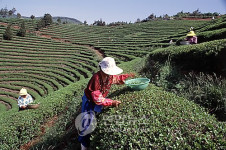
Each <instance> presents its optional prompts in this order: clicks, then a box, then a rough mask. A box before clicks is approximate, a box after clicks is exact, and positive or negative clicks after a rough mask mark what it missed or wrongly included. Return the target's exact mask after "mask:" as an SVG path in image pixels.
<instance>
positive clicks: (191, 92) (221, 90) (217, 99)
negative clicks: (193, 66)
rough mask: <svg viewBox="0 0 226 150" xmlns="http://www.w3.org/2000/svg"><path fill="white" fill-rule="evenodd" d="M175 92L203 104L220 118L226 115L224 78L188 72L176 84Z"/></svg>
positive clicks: (225, 81)
mask: <svg viewBox="0 0 226 150" xmlns="http://www.w3.org/2000/svg"><path fill="white" fill-rule="evenodd" d="M176 92H177V93H178V94H180V95H183V96H184V97H186V98H188V99H190V100H193V101H194V102H196V103H198V104H200V105H202V106H204V107H205V108H207V109H208V110H209V112H211V113H215V114H217V117H218V118H219V119H220V120H225V117H223V116H226V80H225V79H222V78H221V77H217V76H216V74H214V75H208V74H204V73H200V74H198V75H196V74H195V73H189V74H188V75H187V76H185V78H183V79H182V80H180V81H179V82H178V84H177V85H176Z"/></svg>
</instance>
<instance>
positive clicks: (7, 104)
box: [0, 100, 12, 110]
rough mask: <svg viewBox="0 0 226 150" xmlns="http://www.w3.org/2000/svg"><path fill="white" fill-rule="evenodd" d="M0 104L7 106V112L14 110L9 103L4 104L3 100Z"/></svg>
mask: <svg viewBox="0 0 226 150" xmlns="http://www.w3.org/2000/svg"><path fill="white" fill-rule="evenodd" d="M0 103H1V104H4V105H5V107H6V110H9V109H12V106H11V105H10V104H9V103H6V102H4V101H2V100H0Z"/></svg>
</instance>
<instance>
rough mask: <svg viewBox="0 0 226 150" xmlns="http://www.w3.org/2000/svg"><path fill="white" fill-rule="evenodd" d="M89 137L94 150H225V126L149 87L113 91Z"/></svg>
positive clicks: (151, 86)
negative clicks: (114, 103) (110, 105)
mask: <svg viewBox="0 0 226 150" xmlns="http://www.w3.org/2000/svg"><path fill="white" fill-rule="evenodd" d="M112 93H113V94H111V95H110V98H112V99H115V100H121V101H122V104H121V105H120V106H119V107H118V108H107V109H105V110H104V111H103V113H101V114H100V115H99V116H98V117H97V118H98V124H97V128H96V129H95V131H94V133H93V134H92V148H94V149H224V148H225V146H226V142H225V134H226V130H225V129H226V128H225V127H226V125H225V123H220V122H218V121H217V120H216V119H215V118H214V117H213V116H211V115H209V114H208V113H206V112H205V110H204V109H202V108H201V107H199V106H198V105H196V104H195V103H193V102H190V101H187V100H186V99H184V98H181V97H178V96H176V95H174V94H172V93H169V92H165V91H163V90H162V89H161V88H157V87H156V86H154V85H150V86H149V87H148V88H147V89H145V90H143V91H136V92H131V91H128V90H127V89H126V88H122V87H119V88H116V87H115V89H113V91H112Z"/></svg>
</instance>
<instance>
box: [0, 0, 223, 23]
mask: <svg viewBox="0 0 226 150" xmlns="http://www.w3.org/2000/svg"><path fill="white" fill-rule="evenodd" d="M5 7H7V8H8V9H12V8H13V7H15V8H16V10H17V12H16V13H20V14H21V15H22V16H28V17H30V16H31V15H34V16H35V17H40V16H43V15H44V14H45V13H49V14H51V15H52V16H65V17H72V18H75V19H78V20H80V21H82V22H84V21H85V20H86V21H87V22H88V24H91V23H93V22H94V21H95V20H99V19H102V20H103V21H105V22H106V23H111V22H116V21H127V22H130V21H131V22H134V21H136V20H137V19H138V18H139V19H141V20H142V19H145V18H147V17H148V16H149V15H150V14H152V13H154V14H155V15H157V16H160V15H164V14H168V15H175V14H176V13H177V12H180V11H182V10H183V11H184V12H193V11H194V10H197V9H199V11H201V12H202V13H206V12H212V13H213V12H219V13H221V14H226V0H171V1H170V0H0V8H5Z"/></svg>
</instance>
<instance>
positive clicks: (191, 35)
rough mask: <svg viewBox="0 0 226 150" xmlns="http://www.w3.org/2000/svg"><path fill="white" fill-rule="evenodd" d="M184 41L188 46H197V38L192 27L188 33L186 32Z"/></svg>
mask: <svg viewBox="0 0 226 150" xmlns="http://www.w3.org/2000/svg"><path fill="white" fill-rule="evenodd" d="M185 40H186V41H189V43H190V44H197V42H198V38H197V36H196V34H195V32H194V31H193V27H191V28H190V31H189V32H188V34H187V37H186V39H185Z"/></svg>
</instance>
